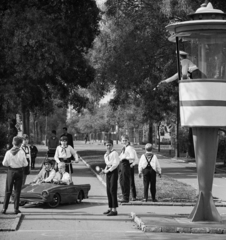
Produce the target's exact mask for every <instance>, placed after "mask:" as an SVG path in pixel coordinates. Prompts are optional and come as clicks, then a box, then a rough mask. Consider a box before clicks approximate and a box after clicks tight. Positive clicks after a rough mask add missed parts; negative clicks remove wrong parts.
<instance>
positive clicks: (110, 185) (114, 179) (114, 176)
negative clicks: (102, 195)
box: [106, 168, 118, 208]
mask: <svg viewBox="0 0 226 240" xmlns="http://www.w3.org/2000/svg"><path fill="white" fill-rule="evenodd" d="M106 183H107V184H106V185H107V196H108V206H109V208H117V207H118V200H117V190H118V169H117V168H116V169H115V170H114V171H112V172H108V173H107V174H106Z"/></svg>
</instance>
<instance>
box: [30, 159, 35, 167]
mask: <svg viewBox="0 0 226 240" xmlns="http://www.w3.org/2000/svg"><path fill="white" fill-rule="evenodd" d="M31 169H35V157H32V158H31Z"/></svg>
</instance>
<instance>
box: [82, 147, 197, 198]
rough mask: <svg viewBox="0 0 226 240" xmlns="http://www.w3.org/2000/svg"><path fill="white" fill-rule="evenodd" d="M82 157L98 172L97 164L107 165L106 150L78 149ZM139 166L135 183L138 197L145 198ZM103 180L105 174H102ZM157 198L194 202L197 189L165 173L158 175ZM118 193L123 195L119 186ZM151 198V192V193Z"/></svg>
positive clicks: (102, 166) (100, 165)
mask: <svg viewBox="0 0 226 240" xmlns="http://www.w3.org/2000/svg"><path fill="white" fill-rule="evenodd" d="M78 153H79V154H80V155H81V157H82V158H83V159H84V160H85V161H86V162H87V163H88V164H89V165H90V166H91V168H92V169H93V170H94V171H95V172H96V169H95V168H96V166H99V167H101V168H104V167H105V162H104V157H103V156H104V154H105V151H100V150H98V151H94V150H88V151H87V150H85V151H78ZM137 172H138V171H137V166H136V171H135V183H136V190H137V199H143V178H139V177H138V174H137ZM101 177H102V178H103V180H105V175H102V174H101ZM156 188H157V191H156V198H157V199H158V201H160V202H163V201H164V202H167V201H168V202H194V201H195V200H196V190H195V189H194V188H192V187H191V186H190V185H187V184H184V183H181V182H179V181H177V180H175V179H173V178H171V177H168V176H165V175H163V176H162V178H159V177H158V176H157V184H156ZM118 195H119V196H120V195H121V188H120V186H119V187H118ZM149 198H151V194H150V193H149Z"/></svg>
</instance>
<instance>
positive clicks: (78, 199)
mask: <svg viewBox="0 0 226 240" xmlns="http://www.w3.org/2000/svg"><path fill="white" fill-rule="evenodd" d="M82 200H83V192H82V191H80V192H79V194H78V198H77V203H81V202H82Z"/></svg>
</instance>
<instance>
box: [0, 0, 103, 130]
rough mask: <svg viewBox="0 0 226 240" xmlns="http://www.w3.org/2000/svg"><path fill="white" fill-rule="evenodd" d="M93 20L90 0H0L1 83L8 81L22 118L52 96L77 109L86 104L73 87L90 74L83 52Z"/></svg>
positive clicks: (94, 28)
mask: <svg viewBox="0 0 226 240" xmlns="http://www.w3.org/2000/svg"><path fill="white" fill-rule="evenodd" d="M98 21H99V9H98V8H97V6H96V3H95V1H94V0H87V1H80V0H67V1H61V0H51V1H44V0H19V1H16V0H8V1H1V3H0V23H1V25H0V26H1V31H0V49H1V57H2V60H3V61H1V63H0V77H1V80H2V81H1V84H0V88H2V87H3V86H4V84H5V83H6V82H7V83H8V84H10V86H11V89H12V93H13V95H14V96H15V98H13V99H15V100H16V101H17V106H18V100H19V101H20V108H21V110H22V113H23V116H24V120H25V119H26V118H27V116H28V113H29V111H33V109H35V108H39V110H43V112H44V114H47V112H46V110H47V109H48V108H47V109H43V104H45V105H49V104H51V102H52V99H55V98H59V99H62V100H63V101H64V104H65V106H66V105H67V104H68V103H71V104H72V105H73V106H74V107H75V108H76V109H81V107H84V106H85V104H86V103H87V101H88V100H87V98H84V97H82V96H80V95H79V93H78V89H79V88H80V87H84V88H86V87H88V85H89V84H90V83H91V82H92V81H93V79H94V70H93V69H92V67H91V66H89V64H88V61H87V59H86V56H85V55H86V53H87V51H88V49H89V48H90V47H91V46H92V42H93V39H94V38H95V36H96V35H97V34H98V31H99V30H98V28H99V25H98ZM13 99H10V101H12V102H13ZM4 100H5V101H7V100H8V101H9V99H4ZM14 105H15V104H14ZM8 109H9V108H8ZM3 110H4V109H3ZM10 110H11V111H14V109H13V108H10ZM28 129H29V128H28ZM28 129H27V131H28Z"/></svg>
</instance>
